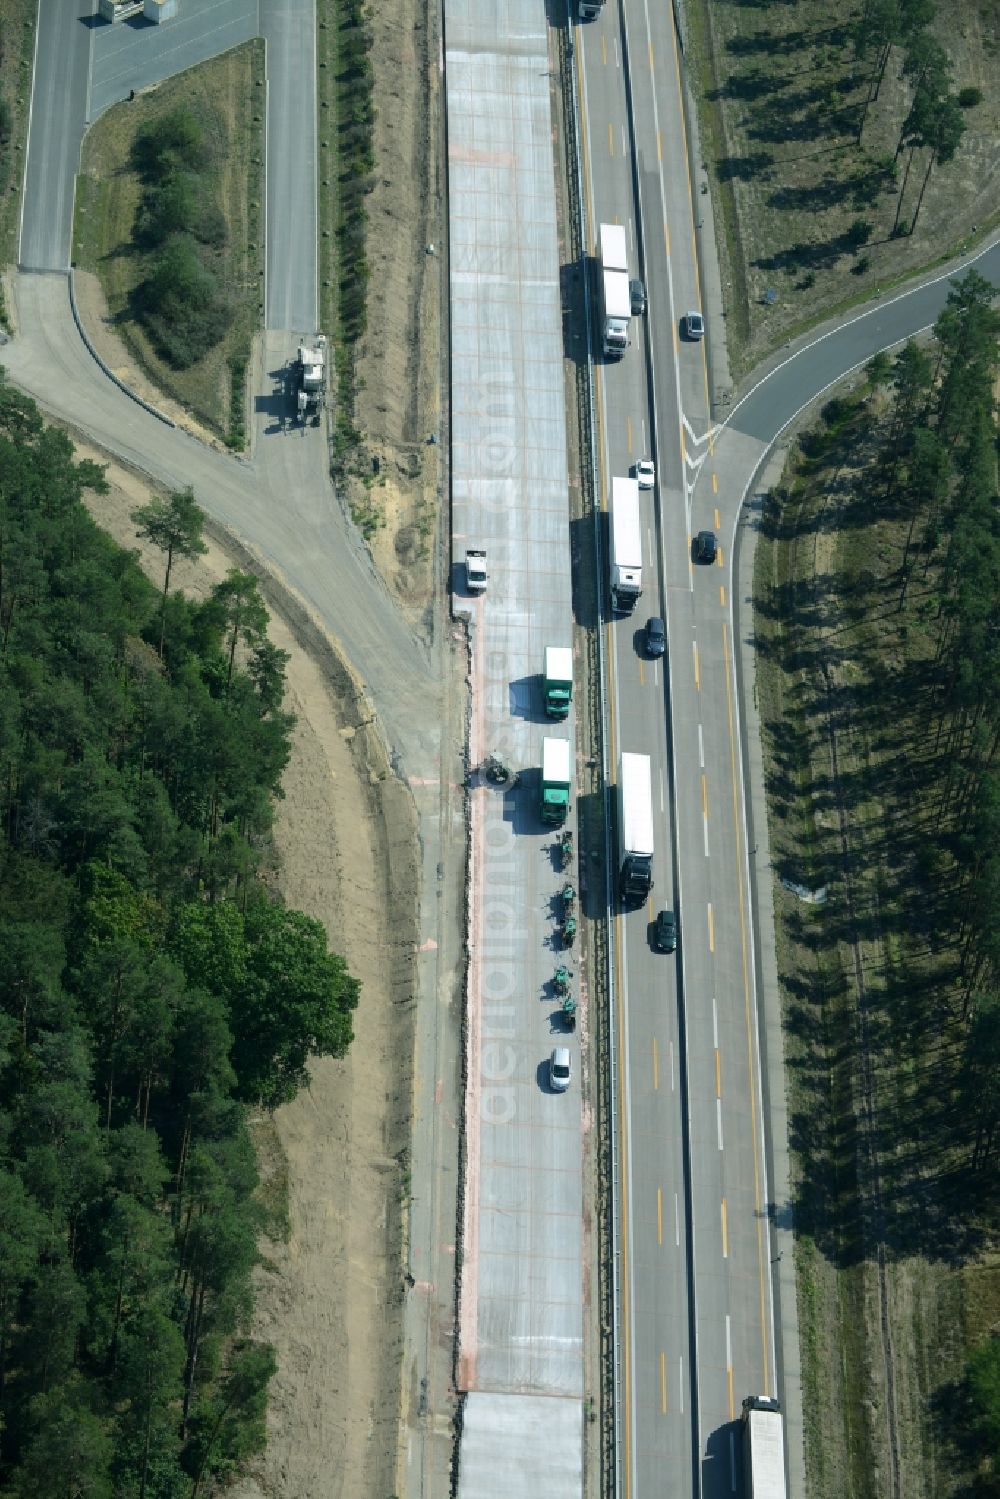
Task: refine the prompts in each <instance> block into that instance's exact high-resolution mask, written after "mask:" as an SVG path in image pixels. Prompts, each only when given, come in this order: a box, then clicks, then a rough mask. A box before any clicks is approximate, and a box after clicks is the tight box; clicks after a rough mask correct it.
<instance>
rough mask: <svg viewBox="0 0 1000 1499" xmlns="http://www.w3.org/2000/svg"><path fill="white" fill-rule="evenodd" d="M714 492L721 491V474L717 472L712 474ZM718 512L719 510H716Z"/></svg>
mask: <svg viewBox="0 0 1000 1499" xmlns="http://www.w3.org/2000/svg"><path fill="white" fill-rule="evenodd" d="M712 493H713V494H718V493H719V476H718V474H716V473H713V474H712ZM716 514H718V511H716Z"/></svg>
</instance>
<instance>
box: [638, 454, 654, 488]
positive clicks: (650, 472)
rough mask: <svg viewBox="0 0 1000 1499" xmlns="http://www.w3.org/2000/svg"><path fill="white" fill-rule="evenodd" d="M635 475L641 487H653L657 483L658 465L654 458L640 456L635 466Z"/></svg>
mask: <svg viewBox="0 0 1000 1499" xmlns="http://www.w3.org/2000/svg"><path fill="white" fill-rule="evenodd" d="M635 476H636V478H637V479H638V481H639V488H640V489H652V488H653V487H654V485H655V484H656V466H655V464H654V463H653V460H652V458H640V459H639V462H638V463H637V464H636V466H635Z"/></svg>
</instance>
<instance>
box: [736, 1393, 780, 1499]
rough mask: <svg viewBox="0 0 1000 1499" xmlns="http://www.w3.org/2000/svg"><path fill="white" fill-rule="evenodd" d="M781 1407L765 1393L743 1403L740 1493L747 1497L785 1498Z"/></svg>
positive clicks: (750, 1498)
mask: <svg viewBox="0 0 1000 1499" xmlns="http://www.w3.org/2000/svg"><path fill="white" fill-rule="evenodd" d="M783 1424H784V1423H783V1422H782V1418H781V1407H780V1406H779V1405H778V1402H777V1400H774V1399H772V1398H770V1397H769V1396H767V1395H748V1396H747V1398H746V1399H745V1400H744V1402H743V1492H744V1494H745V1496H746V1499H786V1489H785V1437H784V1430H783Z"/></svg>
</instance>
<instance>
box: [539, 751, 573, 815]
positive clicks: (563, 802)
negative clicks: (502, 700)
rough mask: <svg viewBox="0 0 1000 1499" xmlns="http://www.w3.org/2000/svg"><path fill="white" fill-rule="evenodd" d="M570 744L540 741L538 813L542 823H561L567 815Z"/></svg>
mask: <svg viewBox="0 0 1000 1499" xmlns="http://www.w3.org/2000/svg"><path fill="white" fill-rule="evenodd" d="M570 781H571V775H570V743H569V740H568V739H543V740H542V794H541V798H540V802H539V812H540V813H541V818H542V821H543V822H551V823H557V824H558V823H562V822H565V821H566V817H567V814H568V813H569V788H570Z"/></svg>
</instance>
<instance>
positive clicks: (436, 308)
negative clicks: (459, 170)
mask: <svg viewBox="0 0 1000 1499" xmlns="http://www.w3.org/2000/svg"><path fill="white" fill-rule="evenodd" d="M370 29H371V36H372V64H373V68H374V74H375V100H376V115H375V142H374V144H375V185H374V187H373V190H372V193H371V196H370V197H369V199H368V244H367V256H368V264H369V266H370V268H371V276H370V280H369V283H368V331H367V333H366V335H365V338H364V341H363V345H362V348H361V351H360V355H359V359H358V398H357V411H356V413H355V419H356V422H357V425H358V428H359V430H360V431H361V432H362V433H363V435H364V444H365V448H366V450H367V453H368V455H369V459H370V461H371V466H372V469H374V467H375V465H376V463H377V465H378V472H377V474H376V473H374V472H373V473H372V474H371V476H370V478H369V477H366V479H365V480H364V482H362V481H361V480H360V479H356V478H355V479H349V480H348V498H349V500H350V503H351V506H352V510H353V513H354V514H356V515H359V516H360V517H362V519H364V517H366V516H369V517H370V518H371V521H372V525H371V526H369V527H366V530H368V531H369V533H370V534H369V540H370V544H371V548H372V552H373V555H374V558H375V562H376V564H377V565H378V567H379V569H380V571H381V572H382V574H383V576H384V577H385V579H386V581H387V582H388V584H389V586H390V587H391V588H392V590H393V592H394V593H395V595H396V597H397V598H398V599H399V600H400V602H401V603H402V604H403V606H404V608H405V609H406V610H407V612H408V613H410V615H411V617H415V616H419V615H420V614H421V613H422V612H423V611H424V610H425V609H426V608H427V605H428V601H429V598H430V595H431V592H432V589H433V584H434V559H435V555H436V552H437V548H438V543H439V529H440V523H441V513H440V505H439V499H438V495H439V488H440V483H441V471H442V457H441V455H442V453H443V451H444V447H443V444H444V443H445V442H446V439H447V434H446V433H445V432H444V430H443V421H444V410H443V406H442V398H441V397H442V377H441V371H442V337H443V327H442V317H443V305H442V298H443V295H444V294H445V293H446V291H447V287H446V284H445V280H444V270H445V260H444V249H445V245H444V238H445V234H446V226H445V223H444V199H443V183H442V180H441V169H442V168H441V152H440V127H441V76H440V73H439V71H438V66H437V64H438V46H439V37H438V35H437V17H436V11H435V10H434V9H433V7H431V8H428V7H427V6H425V5H423V4H421V3H420V0H375V3H374V4H373V5H372V6H371V20H370ZM432 439H433V440H432Z"/></svg>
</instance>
